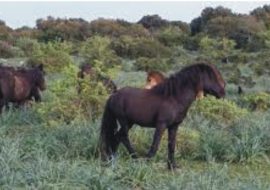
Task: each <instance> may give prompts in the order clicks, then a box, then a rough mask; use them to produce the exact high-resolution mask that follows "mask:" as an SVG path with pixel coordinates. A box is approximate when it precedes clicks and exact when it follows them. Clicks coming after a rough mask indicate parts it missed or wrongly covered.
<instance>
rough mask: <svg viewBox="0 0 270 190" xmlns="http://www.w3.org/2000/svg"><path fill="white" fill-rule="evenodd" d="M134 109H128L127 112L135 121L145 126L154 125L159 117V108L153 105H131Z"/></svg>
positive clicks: (130, 118)
mask: <svg viewBox="0 0 270 190" xmlns="http://www.w3.org/2000/svg"><path fill="white" fill-rule="evenodd" d="M130 107H132V108H133V109H130V110H127V112H126V114H127V117H128V118H129V120H131V121H132V122H133V123H135V124H138V125H140V126H144V127H154V126H155V124H156V118H157V108H156V107H155V106H152V105H149V104H148V105H146V104H143V105H140V104H136V105H135V104H134V105H130Z"/></svg>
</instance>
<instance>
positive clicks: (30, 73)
mask: <svg viewBox="0 0 270 190" xmlns="http://www.w3.org/2000/svg"><path fill="white" fill-rule="evenodd" d="M45 88H46V87H45V79H44V71H43V66H42V65H39V66H38V67H35V68H31V69H24V68H19V69H15V68H13V67H5V66H1V67H0V109H1V110H2V108H3V106H5V105H7V104H8V102H13V103H15V104H16V105H21V104H23V103H25V101H27V100H31V99H32V98H34V100H35V101H41V95H40V90H42V91H43V90H45Z"/></svg>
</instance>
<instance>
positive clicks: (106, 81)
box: [77, 64, 117, 94]
mask: <svg viewBox="0 0 270 190" xmlns="http://www.w3.org/2000/svg"><path fill="white" fill-rule="evenodd" d="M96 74H97V73H96V72H95V71H94V69H93V68H92V66H91V65H90V64H85V65H82V66H81V68H80V71H79V72H78V75H77V76H78V78H79V79H84V78H85V77H86V76H87V75H88V76H93V75H96ZM97 77H98V80H100V81H102V83H103V85H104V86H105V88H106V89H107V91H108V92H109V93H110V94H112V93H114V92H116V90H117V86H116V85H115V83H114V82H113V81H112V80H111V79H110V78H108V77H105V76H103V75H100V74H98V76H97ZM81 91H82V86H81V83H80V81H79V84H78V93H79V94H80V93H81Z"/></svg>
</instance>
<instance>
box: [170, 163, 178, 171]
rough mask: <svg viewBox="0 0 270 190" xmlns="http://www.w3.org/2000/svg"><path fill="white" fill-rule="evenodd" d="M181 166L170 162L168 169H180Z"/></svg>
mask: <svg viewBox="0 0 270 190" xmlns="http://www.w3.org/2000/svg"><path fill="white" fill-rule="evenodd" d="M179 168H180V167H178V166H177V165H176V164H175V163H173V164H172V163H168V169H169V170H171V171H175V170H176V169H179Z"/></svg>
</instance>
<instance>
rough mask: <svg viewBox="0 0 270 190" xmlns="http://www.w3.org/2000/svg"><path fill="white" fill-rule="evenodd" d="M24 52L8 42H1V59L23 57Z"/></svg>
mask: <svg viewBox="0 0 270 190" xmlns="http://www.w3.org/2000/svg"><path fill="white" fill-rule="evenodd" d="M22 56H23V51H22V50H21V49H20V48H18V47H14V46H12V45H11V44H9V43H8V42H6V41H0V57H2V58H12V57H22Z"/></svg>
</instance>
